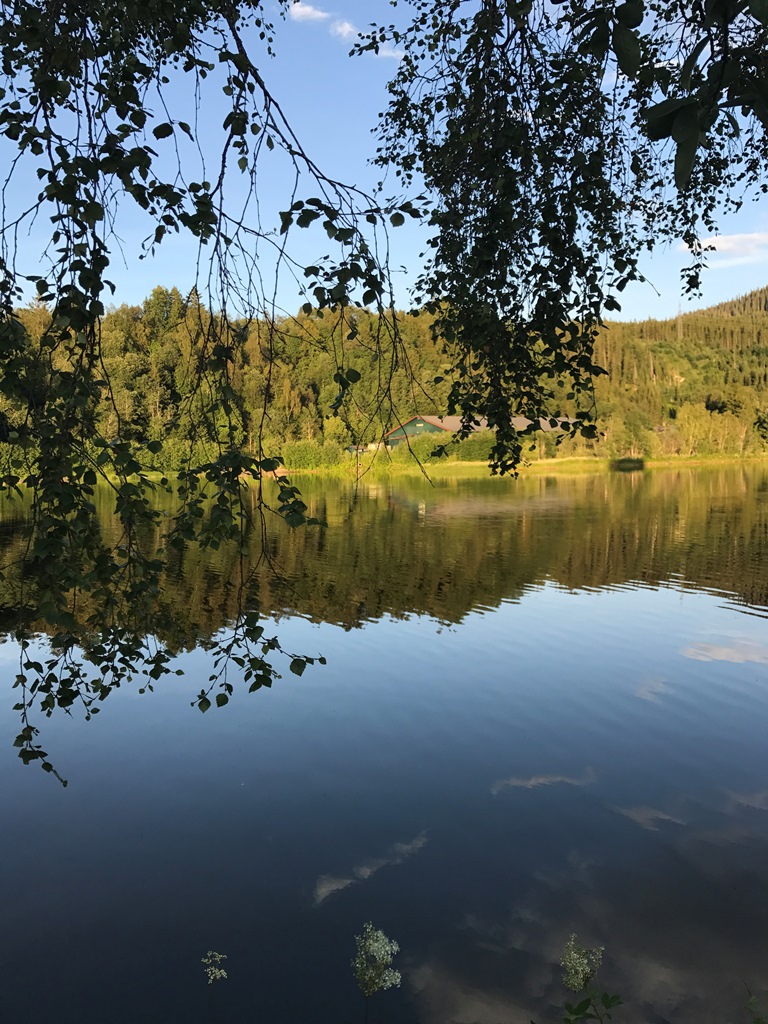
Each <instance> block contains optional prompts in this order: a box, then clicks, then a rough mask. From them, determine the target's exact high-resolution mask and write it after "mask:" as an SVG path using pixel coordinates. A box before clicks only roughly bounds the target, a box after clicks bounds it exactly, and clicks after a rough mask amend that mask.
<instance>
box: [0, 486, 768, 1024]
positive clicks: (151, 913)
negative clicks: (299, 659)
mask: <svg viewBox="0 0 768 1024" xmlns="http://www.w3.org/2000/svg"><path fill="white" fill-rule="evenodd" d="M304 490H305V493H306V494H307V495H308V497H309V500H310V505H311V509H312V511H313V512H316V513H318V514H320V515H321V516H323V517H324V518H325V520H326V521H327V523H328V526H327V528H326V529H324V530H314V531H301V532H299V533H294V534H290V535H288V534H280V535H277V536H276V537H275V538H274V539H273V551H272V554H273V556H274V557H275V558H276V560H277V562H278V563H279V564H280V566H281V568H282V572H283V581H282V582H281V583H277V582H275V581H274V580H269V579H266V578H265V579H263V580H261V581H260V584H259V595H258V596H259V600H260V603H261V607H262V610H263V611H264V612H265V613H269V614H271V615H272V616H273V617H274V618H275V619H276V620H277V623H278V625H277V630H278V633H279V636H280V639H281V641H282V642H283V643H284V644H285V645H286V646H288V647H290V648H293V649H295V650H297V651H302V652H305V653H308V654H312V653H322V654H324V655H325V656H326V657H327V659H328V665H327V666H326V667H324V668H322V667H317V668H314V669H308V670H307V672H306V673H305V674H304V676H303V677H302V678H300V679H299V678H296V677H294V676H290V675H289V674H286V678H284V679H283V680H282V681H281V682H280V683H278V684H276V685H275V686H274V687H273V688H272V689H271V690H262V691H260V692H258V693H255V694H252V695H248V694H246V693H245V692H236V695H235V698H234V699H233V700H232V701H231V702H230V704H229V705H228V706H227V707H225V708H222V709H212V710H211V711H210V712H209V713H208V714H206V715H201V714H200V713H199V712H198V711H197V710H195V709H193V708H192V707H190V700H191V699H192V697H193V696H194V694H195V693H196V692H198V691H199V689H200V686H201V685H202V682H203V681H204V680H205V679H206V678H207V675H208V671H209V665H208V661H207V655H206V653H205V651H204V650H203V649H201V648H200V647H199V646H196V640H199V639H201V638H202V639H203V640H204V639H205V637H206V636H210V635H211V634H212V633H214V632H215V631H216V630H217V629H219V628H221V627H222V625H223V624H224V623H225V621H226V620H227V617H228V615H230V614H231V613H232V610H233V604H232V602H233V601H234V600H235V595H234V593H233V588H232V586H231V582H230V581H231V576H232V573H233V565H234V556H233V555H232V554H229V553H227V552H217V553H215V554H211V555H210V556H208V557H207V558H204V557H203V556H201V555H200V554H199V553H189V554H188V555H186V556H185V557H184V558H182V559H180V560H179V562H178V564H177V565H176V566H175V567H174V570H173V572H172V573H170V574H169V577H168V580H167V594H166V597H167V603H168V607H169V609H170V613H171V614H170V617H169V621H170V622H172V626H169V627H168V629H170V630H172V631H173V632H174V635H173V636H170V634H168V636H167V638H168V639H169V640H171V641H172V642H173V643H174V644H175V645H176V647H177V648H178V649H181V650H182V651H183V653H181V654H180V664H181V666H182V667H183V668H184V669H185V671H186V676H185V677H184V678H179V679H175V678H174V679H173V681H170V682H166V683H163V684H162V685H161V686H160V687H159V688H158V689H157V690H156V692H154V693H148V694H146V695H144V696H139V695H138V694H137V693H136V691H135V689H134V690H131V689H125V688H123V689H121V690H120V691H118V692H115V693H113V694H112V695H111V696H110V698H109V700H108V701H107V702H105V705H104V708H103V711H102V713H101V715H100V716H99V718H98V719H97V720H94V721H93V722H90V723H85V722H83V721H82V720H81V719H80V718H79V717H78V716H77V714H73V715H72V716H67V715H59V716H58V717H53V718H52V719H50V720H49V721H44V722H43V723H42V726H41V727H42V729H43V738H44V740H45V745H46V749H47V750H48V751H49V753H50V755H51V757H52V759H53V760H54V762H55V764H56V766H57V768H58V769H59V770H60V771H61V772H62V774H63V775H65V776H67V778H68V779H69V786H68V788H66V789H63V788H61V787H60V786H59V785H58V784H57V783H56V780H55V779H54V778H52V777H51V776H48V775H45V774H44V773H43V772H41V771H40V770H39V769H38V768H36V767H35V766H30V767H27V768H25V767H24V766H23V765H22V764H21V762H20V761H18V759H17V758H16V757H15V751H14V750H13V748H12V747H11V742H12V739H13V737H14V736H15V735H16V732H17V731H18V723H17V721H16V718H15V715H14V713H13V711H12V710H11V709H12V706H13V703H14V694H13V692H12V691H11V688H10V684H11V681H12V679H13V676H14V675H15V666H14V657H15V652H14V651H13V650H12V648H11V645H10V644H8V645H6V646H5V647H3V648H0V663H1V664H2V667H3V677H4V692H5V698H4V702H3V704H2V706H0V772H1V773H2V774H1V778H2V789H1V791H0V822H1V824H2V830H1V831H0V868H1V869H2V870H1V874H0V878H1V881H0V886H1V887H2V892H1V894H0V915H1V917H0V923H1V926H2V932H1V933H0V977H1V978H2V981H1V982H0V1020H2V1021H3V1022H4V1024H5V1022H9V1024H10V1022H17V1021H18V1022H20V1021H25V1022H28V1024H48V1022H51V1024H68V1022H72V1024H118V1022H120V1024H122V1022H126V1024H128V1022H130V1024H160V1022H162V1024H175V1022H177V1024H198V1022H199V1024H234V1022H238V1024H240V1022H246V1021H254V1022H255V1021H264V1022H275V1024H277V1022H288V1021H291V1022H295V1021H298V1020H302V1021H316V1022H326V1021H327V1022H333V1024H344V1022H352V1024H356V1022H357V1021H361V1020H362V999H361V997H360V996H359V994H358V993H357V992H356V989H355V986H354V981H353V978H352V975H351V970H350V967H349V961H350V958H351V956H352V954H353V952H354V948H353V947H354V941H353V936H354V934H355V933H356V932H359V931H360V930H361V927H362V924H363V922H364V921H366V920H371V921H373V922H374V924H376V925H377V926H378V927H380V928H382V929H383V930H384V931H385V932H386V933H387V934H388V935H390V936H392V937H393V938H396V939H397V940H398V941H399V943H400V946H401V949H402V952H401V954H400V957H399V966H400V968H401V970H402V972H403V984H402V987H401V988H400V989H399V990H398V991H390V992H387V993H384V994H382V995H380V996H378V997H376V1001H375V1002H373V1003H372V1008H371V1009H372V1019H373V1020H374V1021H376V1022H382V1024H387V1022H390V1021H391V1022H398V1024H411V1022H413V1024H416V1022H420V1024H421V1022H423V1024H433V1022H434V1024H446V1022H449V1021H458V1022H466V1024H472V1022H481V1024H497V1022H503V1021H513V1022H518V1021H519V1022H521V1024H527V1022H528V1021H529V1019H530V1018H531V1017H532V1016H533V1017H534V1018H535V1019H536V1020H537V1021H539V1022H542V1021H545V1020H553V1021H554V1020H559V1019H560V1014H559V1013H558V1009H557V1007H558V1006H561V1005H562V1000H563V998H564V992H563V990H562V988H561V985H560V980H559V978H560V970H559V967H558V964H557V961H558V957H559V953H560V949H561V948H562V945H563V943H564V941H565V939H566V938H567V936H568V934H569V933H570V932H572V931H575V932H577V933H578V935H579V937H580V938H581V939H582V940H583V941H584V943H585V944H589V945H604V946H605V947H606V960H605V969H604V972H603V977H604V981H605V984H606V985H607V986H608V987H611V988H613V989H614V990H616V991H619V992H621V993H622V994H623V995H624V997H625V1000H626V1001H627V1003H628V1006H627V1008H626V1010H625V1011H622V1015H621V1019H622V1020H626V1021H631V1022H634V1021H641V1020H643V1021H666V1020H674V1021H686V1022H687V1021H691V1022H693V1021H697V1022H698V1021H700V1020H701V1019H702V1017H704V1018H706V1019H711V1020H715V1019H718V1020H722V1021H728V1020H734V1019H740V1017H741V1016H742V1007H743V1005H744V996H745V989H744V985H745V984H746V985H748V986H749V987H750V988H751V989H752V990H753V991H756V992H763V993H764V992H765V991H766V988H768V742H767V739H768V619H767V618H766V616H767V615H768V609H767V608H766V606H768V469H765V468H759V467H758V468H756V467H746V468H729V469H718V470H709V471H698V472H694V471H686V470H680V471H663V472H662V471H658V472H654V473H652V474H650V473H646V474H626V475H624V474H622V475H619V474H617V475H612V476H610V477H609V476H604V477H589V478H586V477H585V478H573V479H567V478H560V479H554V478H551V479H546V478H535V479H533V478H532V479H525V480H522V481H518V482H514V481H453V482H449V483H441V484H438V485H437V486H435V487H430V486H429V485H428V484H426V482H421V481H417V482H414V481H407V482H392V483H388V482H385V483H380V482H375V483H371V484H364V485H363V486H362V488H361V489H360V491H359V492H357V494H355V493H353V492H352V491H351V490H350V489H349V488H347V487H345V486H343V485H342V484H340V483H338V482H330V483H325V484H323V485H322V486H321V485H320V484H319V483H318V482H317V481H309V482H308V483H307V484H306V485H305V487H304ZM15 529H16V526H15V525H14V523H13V522H12V521H6V523H5V524H4V528H3V530H2V538H1V539H2V545H3V548H4V550H5V551H6V554H7V553H8V551H11V550H12V549H13V545H14V543H16V540H15V537H16V534H15V532H14V531H15ZM209 949H214V950H218V951H220V952H222V953H226V954H227V956H228V960H227V962H226V965H225V966H226V967H227V970H228V972H229V979H228V980H227V981H226V982H223V983H220V984H218V985H213V986H207V985H206V983H205V976H204V974H203V969H202V966H201V964H200V958H201V956H203V954H204V953H205V952H206V951H207V950H209Z"/></svg>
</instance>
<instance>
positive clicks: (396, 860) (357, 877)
mask: <svg viewBox="0 0 768 1024" xmlns="http://www.w3.org/2000/svg"><path fill="white" fill-rule="evenodd" d="M426 842H427V836H426V833H425V832H422V833H421V834H420V835H418V836H416V837H415V839H411V841H410V842H408V843H395V844H394V845H393V846H391V847H390V848H389V850H388V851H387V853H386V855H385V856H384V857H374V858H372V859H371V860H366V861H363V862H362V864H356V865H355V866H354V867H353V868H352V870H351V871H350V873H349V874H348V875H321V876H320V877H319V878H318V880H317V881H316V882H315V891H314V904H315V906H316V907H317V906H319V905H320V904H321V903H324V902H325V900H327V899H328V897H329V896H333V894H334V893H336V892H341V891H342V890H343V889H348V888H349V886H350V885H357V883H358V882H364V881H365V880H366V879H367V878H371V877H372V876H373V875H375V874H376V872H377V871H381V869H382V868H386V867H391V866H393V865H395V864H402V863H403V861H405V860H407V859H408V858H409V857H411V856H413V854H414V853H417V852H418V851H419V850H420V849H421V848H422V846H425V845H426Z"/></svg>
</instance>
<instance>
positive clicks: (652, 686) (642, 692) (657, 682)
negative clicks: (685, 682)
mask: <svg viewBox="0 0 768 1024" xmlns="http://www.w3.org/2000/svg"><path fill="white" fill-rule="evenodd" d="M664 693H669V687H668V686H667V684H666V683H665V682H664V680H663V679H648V680H646V682H644V683H641V684H640V686H638V688H637V689H636V690H635V696H636V697H639V698H640V700H650V701H652V702H653V703H654V704H658V703H659V697H660V696H661V695H662V694H664Z"/></svg>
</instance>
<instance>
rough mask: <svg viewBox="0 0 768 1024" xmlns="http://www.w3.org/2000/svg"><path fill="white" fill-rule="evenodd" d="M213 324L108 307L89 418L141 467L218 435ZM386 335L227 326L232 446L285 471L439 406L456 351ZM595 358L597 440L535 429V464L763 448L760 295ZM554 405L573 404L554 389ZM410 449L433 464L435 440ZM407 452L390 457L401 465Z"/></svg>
mask: <svg viewBox="0 0 768 1024" xmlns="http://www.w3.org/2000/svg"><path fill="white" fill-rule="evenodd" d="M18 316H19V318H20V320H21V321H22V323H23V325H24V327H25V329H26V332H27V335H28V337H29V342H30V353H33V354H34V355H31V358H37V359H38V360H41V353H44V346H43V347H42V348H41V346H40V345H39V341H40V339H41V338H42V337H43V336H44V333H45V330H46V328H47V326H48V324H49V321H50V317H49V313H48V310H47V308H46V307H45V305H43V304H41V303H36V304H32V305H30V306H28V307H26V308H24V309H22V310H20V311H19V312H18ZM213 319H214V315H213V314H211V313H210V312H209V311H207V310H206V309H205V308H204V307H203V306H202V304H201V303H200V301H199V299H198V297H197V295H196V293H195V292H192V293H191V294H190V295H187V296H183V295H182V294H181V293H180V292H179V291H178V290H177V289H175V288H173V289H170V290H167V289H164V288H155V289H154V291H153V292H152V294H151V295H150V296H149V298H147V299H146V300H145V301H144V302H143V303H142V305H140V306H129V305H122V306H119V307H117V308H111V309H110V310H109V311H108V312H107V314H106V315H105V317H104V318H103V322H102V326H101V342H100V359H101V363H102V366H103V371H104V373H103V376H104V382H105V383H104V387H103V393H102V397H101V402H100V404H99V407H98V408H99V411H98V414H97V415H98V419H99V422H98V423H97V424H95V426H97V427H98V429H99V430H100V431H101V432H102V433H103V435H104V436H105V437H106V438H107V439H111V438H114V437H116V436H117V435H118V433H120V434H121V436H123V437H128V438H132V439H133V440H136V441H140V442H150V441H156V442H158V441H159V442H162V449H161V450H159V451H157V452H155V453H154V454H153V455H152V456H151V458H153V459H154V460H155V468H157V469H163V470H171V469H175V468H177V467H178V466H180V465H181V464H182V463H183V462H184V461H185V460H186V459H188V458H193V459H194V458H196V457H197V456H198V455H199V454H200V453H201V450H203V449H206V448H209V447H210V446H211V445H216V444H217V443H218V442H219V441H220V438H219V437H217V433H216V424H215V418H214V421H213V425H212V421H211V417H210V416H208V415H206V412H207V408H206V402H207V400H208V396H207V392H206V377H205V360H206V351H207V350H206V335H207V329H206V328H207V325H209V324H210V323H211V321H212V320H213ZM391 327H392V325H391V323H386V322H383V321H382V320H381V319H380V318H379V317H377V316H376V315H374V314H372V313H370V312H369V311H367V310H365V309H355V310H353V311H352V310H349V309H347V310H342V311H341V312H340V313H339V314H337V315H332V314H330V313H328V312H326V313H325V315H324V316H321V315H318V314H316V313H314V312H309V313H307V312H300V313H298V314H297V315H296V316H295V317H285V318H283V319H281V320H280V321H275V322H267V321H263V320H256V321H252V322H250V323H247V324H240V325H238V324H235V325H233V326H232V331H231V333H232V338H233V342H232V344H233V347H234V349H235V351H236V353H237V358H236V362H235V370H234V373H233V376H232V380H231V389H232V405H233V408H234V409H235V411H236V417H237V423H238V426H239V430H240V438H239V440H240V441H241V443H242V444H244V445H245V447H247V448H251V449H254V448H255V447H256V445H257V441H258V438H259V437H261V438H262V442H263V449H264V450H265V451H266V452H267V453H268V454H278V453H279V454H281V455H282V456H283V457H284V458H285V461H286V464H287V465H288V466H290V467H297V468H301V467H311V466H322V465H331V464H337V463H339V462H342V461H343V460H344V459H345V458H346V457H347V452H346V450H347V449H348V448H349V447H351V446H360V445H366V444H371V443H376V442H377V441H379V440H380V439H381V437H382V436H383V434H384V432H385V431H386V430H388V429H390V428H392V427H394V426H396V425H397V423H398V422H400V421H403V420H405V419H407V418H408V417H409V416H411V415H413V414H415V413H420V414H422V415H443V414H445V413H446V412H448V409H447V408H446V405H447V395H448V389H449V383H448V373H447V371H446V364H447V363H449V362H450V355H449V354H446V353H445V351H444V348H443V345H442V344H441V342H440V340H439V339H435V338H434V337H433V336H432V332H431V330H430V320H429V317H428V316H426V315H424V314H422V315H410V314H401V315H398V328H399V335H400V339H401V345H400V348H399V350H398V358H397V360H396V361H392V360H390V359H387V358H384V356H383V352H384V351H385V350H386V346H384V345H382V344H381V339H382V337H388V336H390V335H391ZM596 358H597V362H598V363H599V364H600V365H601V366H602V367H604V368H605V370H606V371H607V374H606V376H603V377H600V378H598V381H597V383H596V386H595V394H594V409H593V410H591V411H592V412H594V413H595V414H596V416H597V422H598V428H599V430H600V439H599V440H598V441H594V442H590V441H585V440H583V439H573V438H565V439H564V440H563V442H562V444H558V443H557V439H556V436H555V435H554V434H538V435H534V436H533V437H532V439H531V445H530V450H529V452H528V457H529V458H534V459H535V458H541V457H544V456H546V457H554V456H558V455H572V454H577V455H595V456H607V457H611V458H621V457H666V456H675V455H682V456H708V455H744V454H753V453H759V452H761V451H763V450H764V449H765V448H766V447H767V446H768V396H767V395H766V392H767V391H768V288H763V289H760V290H758V291H755V292H751V293H750V294H749V295H746V296H743V297H742V298H738V299H735V300H734V301H732V302H729V303H723V304H721V305H718V306H713V307H712V308H710V309H707V310H704V311H700V312H693V313H686V314H683V315H680V316H678V317H677V318H676V319H673V320H665V321H655V320H649V321H644V322H640V323H611V324H607V325H606V326H605V327H604V329H603V330H602V332H601V333H600V335H599V337H598V339H597V345H596ZM50 369H51V368H50V367H48V368H47V370H48V372H50ZM54 369H55V368H54ZM340 370H342V372H343V375H344V381H343V383H342V386H341V389H340V382H339V371H340ZM43 378H44V375H43V374H42V372H41V380H42V379H43ZM107 381H108V382H109V383H108V385H107V383H106V382H107ZM41 386H44V385H41ZM340 390H341V392H342V393H343V395H342V397H343V401H340ZM382 395H384V396H385V397H384V399H382ZM551 411H552V414H553V415H562V416H568V415H569V414H572V413H574V412H575V411H576V410H575V408H574V406H573V405H572V403H570V402H569V401H568V397H567V396H566V395H565V394H564V396H563V402H562V405H561V406H560V407H559V408H556V409H554V408H553V409H552V410H551ZM23 423H24V410H22V409H14V408H12V407H11V405H10V403H9V401H8V400H7V399H6V398H4V397H3V396H2V394H0V437H3V436H4V437H5V438H6V439H7V437H8V435H9V433H10V432H11V431H14V432H15V433H16V434H18V435H19V436H23ZM222 436H223V434H222ZM489 443H490V442H489V439H488V437H487V436H483V435H481V434H480V435H476V436H474V437H472V438H469V439H468V440H466V441H464V442H462V444H461V445H458V446H453V449H452V454H453V457H457V458H463V459H483V458H485V457H486V456H487V451H488V448H489ZM153 447H155V446H153ZM415 447H416V450H417V453H418V454H419V455H420V456H421V457H425V458H426V457H428V455H429V453H430V452H431V451H432V449H433V447H434V435H433V436H432V437H429V436H427V437H422V438H419V439H418V441H417V442H416V445H415ZM407 454H408V453H407V452H406V451H398V450H397V449H395V450H393V456H394V457H395V458H396V459H400V458H406V457H407Z"/></svg>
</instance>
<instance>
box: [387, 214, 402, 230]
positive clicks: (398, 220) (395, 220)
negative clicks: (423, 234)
mask: <svg viewBox="0 0 768 1024" xmlns="http://www.w3.org/2000/svg"><path fill="white" fill-rule="evenodd" d="M389 223H390V224H391V225H392V227H393V228H399V227H402V225H403V224H405V217H404V216H403V215H402V213H393V214H392V216H391V217H390V218H389Z"/></svg>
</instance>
